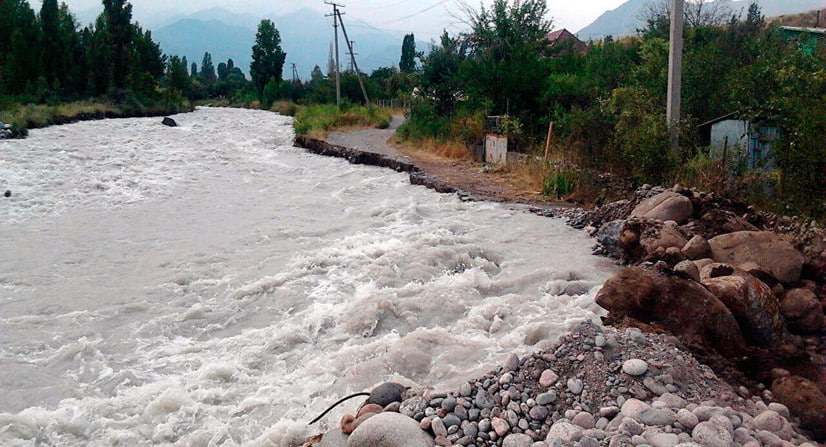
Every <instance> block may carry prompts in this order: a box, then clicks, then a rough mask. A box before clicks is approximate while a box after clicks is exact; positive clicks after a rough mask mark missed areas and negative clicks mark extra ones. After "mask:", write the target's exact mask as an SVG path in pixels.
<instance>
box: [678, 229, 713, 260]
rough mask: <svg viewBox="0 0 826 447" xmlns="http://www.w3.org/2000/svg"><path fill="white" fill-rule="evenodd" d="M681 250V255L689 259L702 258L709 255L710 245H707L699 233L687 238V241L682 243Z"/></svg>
mask: <svg viewBox="0 0 826 447" xmlns="http://www.w3.org/2000/svg"><path fill="white" fill-rule="evenodd" d="M681 251H682V253H683V256H685V257H686V259H690V260H696V259H703V258H708V257H709V256H711V246H710V245H708V241H707V240H706V239H705V238H704V237H702V236H700V235H699V234H698V235H696V236H694V237H692V238H691V239H689V240H688V242H686V243H685V245H683V248H682V250H681Z"/></svg>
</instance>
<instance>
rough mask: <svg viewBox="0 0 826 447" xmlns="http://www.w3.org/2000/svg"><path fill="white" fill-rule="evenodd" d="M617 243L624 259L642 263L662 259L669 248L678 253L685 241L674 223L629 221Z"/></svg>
mask: <svg viewBox="0 0 826 447" xmlns="http://www.w3.org/2000/svg"><path fill="white" fill-rule="evenodd" d="M619 243H620V246H621V247H622V252H623V255H624V256H625V258H626V259H629V260H631V261H643V260H649V259H652V258H654V257H657V256H659V257H662V256H663V255H665V253H666V251H668V249H669V248H676V251H677V252H679V251H680V249H682V248H683V246H684V245H685V244H686V239H685V236H683V234H682V233H681V232H680V229H679V228H678V227H677V225H676V223H675V222H674V221H668V222H665V223H660V222H656V221H653V220H640V219H629V220H627V221H626V222H625V226H623V228H622V231H621V232H620V238H619Z"/></svg>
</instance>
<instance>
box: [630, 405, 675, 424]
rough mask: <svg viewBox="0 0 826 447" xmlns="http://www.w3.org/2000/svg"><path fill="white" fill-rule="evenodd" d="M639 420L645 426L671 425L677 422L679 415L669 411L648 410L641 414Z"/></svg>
mask: <svg viewBox="0 0 826 447" xmlns="http://www.w3.org/2000/svg"><path fill="white" fill-rule="evenodd" d="M639 418H640V422H642V423H643V424H645V425H671V424H673V423H675V422H677V415H676V414H674V412H673V411H671V410H668V409H658V408H648V409H645V410H643V411H642V412H640V416H639Z"/></svg>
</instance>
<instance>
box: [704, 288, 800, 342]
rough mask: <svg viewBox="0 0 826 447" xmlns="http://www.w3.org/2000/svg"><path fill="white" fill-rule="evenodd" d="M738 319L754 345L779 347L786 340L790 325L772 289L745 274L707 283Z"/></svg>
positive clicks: (741, 328) (748, 339)
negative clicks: (785, 319) (782, 314)
mask: <svg viewBox="0 0 826 447" xmlns="http://www.w3.org/2000/svg"><path fill="white" fill-rule="evenodd" d="M703 285H704V286H706V287H707V288H708V290H710V291H711V293H713V294H714V295H715V296H716V297H717V298H718V299H719V300H720V301H722V302H723V304H725V305H726V307H727V308H728V310H730V311H731V313H732V314H733V315H734V318H736V319H737V322H738V323H739V324H740V330H741V331H742V332H743V335H744V336H745V338H746V341H748V342H749V344H751V345H756V346H763V347H772V346H778V345H779V344H780V343H782V342H783V340H784V339H785V338H786V336H787V333H786V325H785V324H784V321H783V317H782V316H781V314H780V305H779V303H778V302H777V299H776V298H775V297H774V294H773V293H772V290H771V289H770V288H769V286H767V285H766V284H764V283H763V282H762V281H760V280H759V279H757V278H755V277H754V276H751V275H749V274H748V273H745V272H737V273H736V274H735V275H734V276H719V277H716V278H708V279H706V280H705V281H703Z"/></svg>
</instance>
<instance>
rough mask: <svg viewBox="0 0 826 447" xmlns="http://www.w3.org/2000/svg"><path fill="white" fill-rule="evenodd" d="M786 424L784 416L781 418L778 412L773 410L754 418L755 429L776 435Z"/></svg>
mask: <svg viewBox="0 0 826 447" xmlns="http://www.w3.org/2000/svg"><path fill="white" fill-rule="evenodd" d="M784 422H786V420H785V419H783V416H780V415H779V414H778V413H777V412H774V411H772V410H767V411H764V412H762V413H760V414H759V415H757V417H755V418H754V421H752V423H753V424H754V427H755V428H757V429H759V430H766V431H770V432H775V433H776V432H778V431H780V430H781V429H782V428H783V423H784Z"/></svg>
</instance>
